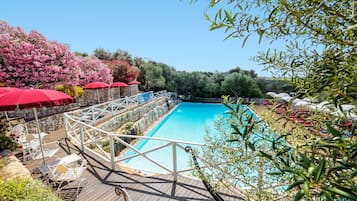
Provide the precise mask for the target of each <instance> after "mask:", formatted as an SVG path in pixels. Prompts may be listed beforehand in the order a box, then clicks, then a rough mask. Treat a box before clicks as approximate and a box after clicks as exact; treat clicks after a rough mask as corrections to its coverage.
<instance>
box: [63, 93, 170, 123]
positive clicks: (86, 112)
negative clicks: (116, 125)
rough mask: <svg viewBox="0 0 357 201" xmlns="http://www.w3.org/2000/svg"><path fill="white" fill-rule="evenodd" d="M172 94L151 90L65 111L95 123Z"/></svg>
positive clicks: (87, 121)
mask: <svg viewBox="0 0 357 201" xmlns="http://www.w3.org/2000/svg"><path fill="white" fill-rule="evenodd" d="M171 96H175V94H174V93H171V92H167V91H166V90H165V91H159V92H155V93H153V92H152V91H150V92H145V93H141V94H136V95H134V96H130V97H125V98H119V99H115V100H112V101H108V102H104V103H101V104H97V105H92V106H90V107H87V108H83V109H79V110H75V111H71V112H67V113H65V117H66V116H72V117H73V118H75V119H78V120H80V121H82V122H86V123H89V124H92V125H93V124H95V123H96V122H97V121H98V120H99V119H101V118H103V117H105V116H106V115H110V116H114V115H116V114H118V113H119V112H120V111H122V110H126V109H129V108H130V107H132V106H135V105H140V104H143V103H146V102H148V101H150V100H152V99H157V98H161V97H167V98H169V97H171Z"/></svg>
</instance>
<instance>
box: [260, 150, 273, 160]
mask: <svg viewBox="0 0 357 201" xmlns="http://www.w3.org/2000/svg"><path fill="white" fill-rule="evenodd" d="M259 152H260V154H261V156H262V157H265V158H268V159H270V160H273V157H272V156H271V155H269V154H267V153H265V152H263V151H259Z"/></svg>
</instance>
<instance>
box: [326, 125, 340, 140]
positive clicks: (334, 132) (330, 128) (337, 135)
mask: <svg viewBox="0 0 357 201" xmlns="http://www.w3.org/2000/svg"><path fill="white" fill-rule="evenodd" d="M326 126H327V130H328V131H329V132H330V133H331V134H332V135H333V136H334V137H341V136H342V134H341V133H340V132H339V131H338V130H336V129H335V128H333V127H332V126H331V124H327V125H326Z"/></svg>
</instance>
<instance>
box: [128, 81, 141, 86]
mask: <svg viewBox="0 0 357 201" xmlns="http://www.w3.org/2000/svg"><path fill="white" fill-rule="evenodd" d="M128 84H130V85H133V84H141V82H139V81H137V80H133V81H130V82H129V83H128Z"/></svg>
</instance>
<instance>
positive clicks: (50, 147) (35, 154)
mask: <svg viewBox="0 0 357 201" xmlns="http://www.w3.org/2000/svg"><path fill="white" fill-rule="evenodd" d="M22 146H23V147H22V149H23V151H24V160H26V158H27V157H28V156H29V157H30V158H31V159H32V160H38V159H42V157H44V158H50V157H52V156H54V155H55V154H56V153H57V152H58V151H59V148H58V142H51V143H44V144H42V149H43V156H42V151H41V147H40V142H39V140H31V141H30V142H28V143H24V144H23V145H22ZM27 153H28V154H27Z"/></svg>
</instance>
